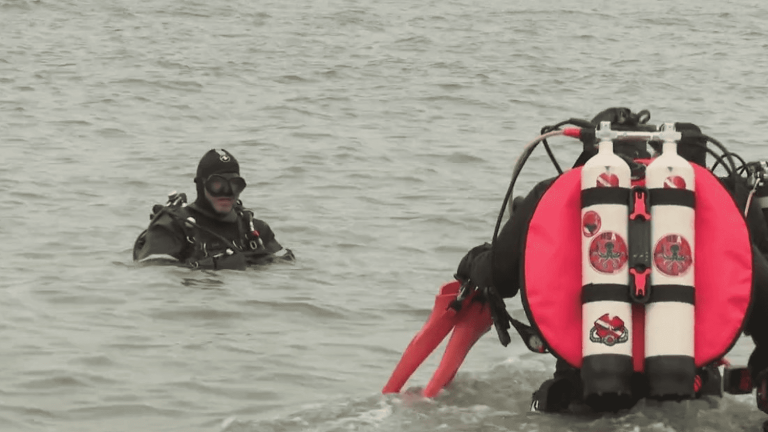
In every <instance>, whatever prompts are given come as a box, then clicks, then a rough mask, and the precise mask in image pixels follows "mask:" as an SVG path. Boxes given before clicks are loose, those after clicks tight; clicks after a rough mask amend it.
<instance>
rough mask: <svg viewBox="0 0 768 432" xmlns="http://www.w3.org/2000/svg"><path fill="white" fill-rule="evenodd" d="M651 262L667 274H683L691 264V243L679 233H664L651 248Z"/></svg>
mask: <svg viewBox="0 0 768 432" xmlns="http://www.w3.org/2000/svg"><path fill="white" fill-rule="evenodd" d="M653 264H654V265H655V266H656V268H657V269H658V270H659V271H660V272H662V273H664V274H665V275H667V276H680V275H682V274H685V272H687V271H688V269H689V268H690V267H691V264H693V254H692V253H691V245H690V244H689V243H688V240H686V239H685V237H683V236H681V235H678V234H669V235H666V236H664V237H662V238H660V239H659V241H658V242H656V246H655V247H654V248H653Z"/></svg>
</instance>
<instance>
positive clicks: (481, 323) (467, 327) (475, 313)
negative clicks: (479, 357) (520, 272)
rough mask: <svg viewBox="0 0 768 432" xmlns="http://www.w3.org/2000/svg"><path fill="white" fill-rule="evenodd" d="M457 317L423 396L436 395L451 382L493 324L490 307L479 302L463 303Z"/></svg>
mask: <svg viewBox="0 0 768 432" xmlns="http://www.w3.org/2000/svg"><path fill="white" fill-rule="evenodd" d="M457 318H458V319H457V321H458V322H457V323H456V328H455V329H454V330H453V334H452V335H451V338H450V340H448V346H446V348H445V354H443V359H442V360H441V361H440V366H438V367H437V370H436V371H435V374H434V375H433V376H432V379H431V380H430V381H429V384H427V386H426V387H424V391H423V392H422V394H423V395H424V396H425V397H429V398H431V397H435V396H437V394H438V393H439V392H440V390H442V389H443V388H444V387H445V386H447V385H448V384H450V383H451V381H452V380H453V377H454V376H456V372H458V371H459V367H460V366H461V364H462V363H463V362H464V359H465V358H466V357H467V354H468V353H469V350H470V349H472V346H473V345H475V343H476V342H477V341H478V340H480V338H481V337H482V336H483V335H484V334H485V333H486V332H487V331H488V330H490V329H491V325H492V324H493V319H492V318H491V310H490V308H488V307H487V306H486V305H484V304H482V303H480V302H472V303H469V304H465V306H464V308H463V309H462V310H461V312H460V313H459V314H458V317H457Z"/></svg>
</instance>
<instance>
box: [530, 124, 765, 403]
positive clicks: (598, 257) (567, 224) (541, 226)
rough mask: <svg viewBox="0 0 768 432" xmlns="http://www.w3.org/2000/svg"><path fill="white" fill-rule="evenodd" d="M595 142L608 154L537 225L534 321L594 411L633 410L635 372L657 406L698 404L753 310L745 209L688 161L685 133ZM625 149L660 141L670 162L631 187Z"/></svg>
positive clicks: (666, 130)
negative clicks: (627, 403)
mask: <svg viewBox="0 0 768 432" xmlns="http://www.w3.org/2000/svg"><path fill="white" fill-rule="evenodd" d="M584 131H585V130H584V129H582V130H581V131H580V132H573V131H572V130H569V129H566V130H565V131H564V134H566V135H570V136H579V135H581V134H582V133H583V132H584ZM595 136H596V138H598V139H599V141H600V142H599V146H598V147H599V150H598V152H597V154H596V155H595V156H593V157H592V158H591V159H590V160H589V161H587V163H586V164H585V165H584V166H583V167H577V168H574V169H572V170H570V171H567V172H565V173H564V174H562V175H561V176H559V177H558V178H557V179H556V180H555V181H554V182H553V183H552V184H551V185H550V187H549V189H548V190H547V191H546V192H545V193H544V195H543V196H542V198H541V200H540V201H539V203H538V205H537V207H536V209H535V210H534V213H533V215H532V217H531V221H530V224H529V230H528V234H527V236H526V238H525V240H524V257H525V258H524V264H523V266H524V270H523V281H522V282H523V283H522V287H521V292H522V297H523V305H524V308H525V310H526V314H527V316H528V318H529V320H530V321H531V323H532V325H533V327H534V328H535V329H536V331H538V333H539V334H540V336H541V337H542V339H543V341H544V343H545V345H546V346H547V348H548V349H549V351H550V352H551V353H552V354H554V355H555V356H556V357H558V358H561V359H563V360H564V361H566V362H567V363H568V364H570V365H571V366H573V367H575V368H578V369H580V370H581V376H582V380H583V382H584V397H585V400H586V401H587V403H588V404H590V400H592V401H597V400H601V401H603V402H606V401H618V400H621V399H624V400H630V399H631V397H632V389H633V387H632V385H631V384H632V383H631V381H632V378H633V374H634V373H636V372H640V373H642V374H643V376H644V378H645V380H646V383H647V387H648V395H649V396H650V397H652V398H656V399H677V400H679V399H684V398H690V397H693V396H694V395H695V392H696V391H697V390H698V389H697V386H698V385H700V382H697V379H696V374H697V368H700V367H704V366H708V365H710V364H714V363H716V362H718V361H720V360H721V359H722V358H723V357H724V355H725V354H726V353H727V352H728V351H729V350H730V349H731V347H732V346H733V345H734V344H735V343H736V340H737V339H738V337H739V335H740V334H741V331H742V329H743V325H744V323H745V320H746V315H747V312H748V309H749V305H750V301H751V290H752V255H751V243H750V238H749V232H748V230H747V226H746V222H745V220H744V217H743V216H742V211H740V210H739V208H738V207H737V205H736V203H735V201H734V200H733V198H732V197H731V195H730V194H729V193H728V191H727V190H726V189H725V188H724V187H723V185H722V184H721V182H720V181H719V180H718V178H717V177H715V176H714V175H713V174H712V173H711V172H710V171H709V170H707V169H706V168H705V167H702V166H699V165H697V164H693V163H690V162H688V161H687V160H685V159H683V158H682V157H681V156H679V155H678V154H677V147H678V142H679V141H680V140H681V138H682V137H683V134H682V133H681V132H677V131H676V130H675V126H674V124H665V125H663V126H662V127H661V128H660V129H659V130H657V131H652V132H648V131H615V130H611V125H610V123H609V122H603V123H601V125H600V128H599V129H598V130H597V131H596V132H595ZM699 136H701V135H700V134H699ZM621 140H641V141H643V142H654V143H657V144H658V143H660V142H661V143H663V144H662V145H663V148H662V154H661V155H660V156H659V157H657V158H655V159H652V160H640V161H634V162H635V163H637V162H639V163H642V164H643V165H646V164H647V167H646V168H645V170H644V171H645V174H644V175H642V174H641V175H638V176H632V177H630V167H629V166H628V164H627V162H625V160H624V159H623V158H621V157H619V156H617V155H615V154H614V152H613V145H614V143H616V142H620V141H621ZM718 144H719V143H718ZM731 165H732V166H733V164H731ZM735 171H736V170H735V168H733V169H732V172H733V173H735ZM633 173H634V171H633ZM577 257H581V259H580V260H579V259H577ZM552 268H557V269H559V271H558V272H557V273H556V274H553V273H554V272H552V271H551V269H552ZM579 323H580V324H581V325H579ZM616 403H617V404H618V405H619V406H621V405H622V404H621V402H616Z"/></svg>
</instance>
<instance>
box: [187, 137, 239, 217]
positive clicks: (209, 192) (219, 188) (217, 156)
mask: <svg viewBox="0 0 768 432" xmlns="http://www.w3.org/2000/svg"><path fill="white" fill-rule="evenodd" d="M195 184H196V185H197V201H196V202H197V204H198V205H202V206H205V207H208V208H209V209H210V210H213V211H214V212H215V213H217V214H220V215H226V214H228V213H229V212H231V211H232V208H233V207H234V205H235V203H236V202H237V199H238V197H239V196H240V193H241V192H242V191H243V189H245V180H244V179H243V178H242V177H240V164H239V163H238V162H237V159H235V157H234V156H232V154H231V153H229V152H228V151H226V150H224V149H211V150H209V151H208V152H207V153H206V154H205V155H203V157H202V159H200V163H199V164H198V165H197V174H196V175H195Z"/></svg>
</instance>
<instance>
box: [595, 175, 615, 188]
mask: <svg viewBox="0 0 768 432" xmlns="http://www.w3.org/2000/svg"><path fill="white" fill-rule="evenodd" d="M597 187H619V176H617V175H616V174H611V173H607V172H604V173H602V174H600V175H599V176H597Z"/></svg>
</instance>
